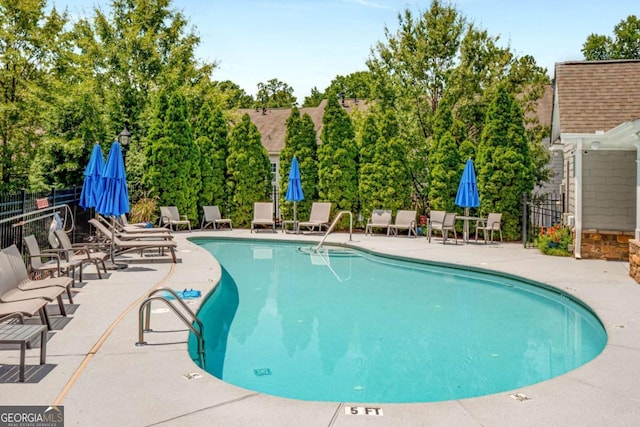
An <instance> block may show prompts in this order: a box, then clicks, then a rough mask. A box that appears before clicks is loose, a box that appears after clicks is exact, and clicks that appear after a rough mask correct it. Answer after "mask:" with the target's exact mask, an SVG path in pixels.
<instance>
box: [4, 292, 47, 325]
mask: <svg viewBox="0 0 640 427" xmlns="http://www.w3.org/2000/svg"><path fill="white" fill-rule="evenodd" d="M47 304H49V301H47V300H46V299H42V298H34V299H27V300H23V301H14V302H1V301H0V317H4V316H9V315H13V314H16V313H19V314H21V315H23V316H27V317H33V316H34V315H35V314H36V313H38V314H39V315H40V321H41V322H42V324H43V325H47V329H49V330H51V323H50V322H49V316H48V315H47V311H46V310H45V307H46V305H47Z"/></svg>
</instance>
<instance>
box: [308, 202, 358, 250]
mask: <svg viewBox="0 0 640 427" xmlns="http://www.w3.org/2000/svg"><path fill="white" fill-rule="evenodd" d="M344 214H349V241H350V242H351V241H352V240H353V239H352V236H353V214H352V213H351V211H341V212H340V213H338V216H336V219H334V220H333V222H332V223H331V226H330V227H329V229H328V230H327V232H326V233H325V234H324V236H322V239H321V240H320V243H318V246H316V248H315V251H316V252H318V250H319V249H320V247H321V246H322V244H323V243H324V241H325V240H327V236H328V235H329V233H331V232H332V231H333V229H334V228H335V226H336V224H337V223H338V221H339V220H340V218H342V215H344Z"/></svg>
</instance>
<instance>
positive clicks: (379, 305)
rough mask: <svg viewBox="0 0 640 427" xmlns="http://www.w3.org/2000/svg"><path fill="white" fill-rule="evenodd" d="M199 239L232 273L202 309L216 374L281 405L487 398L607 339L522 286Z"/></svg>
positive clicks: (567, 309) (549, 374)
mask: <svg viewBox="0 0 640 427" xmlns="http://www.w3.org/2000/svg"><path fill="white" fill-rule="evenodd" d="M194 242H195V243H197V244H199V245H201V246H202V247H204V248H206V249H207V250H208V251H210V252H211V253H212V254H213V255H214V256H215V257H216V258H217V259H218V261H219V262H220V264H221V266H222V267H223V276H222V281H221V283H220V285H219V286H218V288H217V289H216V290H215V292H214V293H212V294H211V295H210V296H209V298H208V299H207V301H206V302H205V303H204V304H203V306H202V307H201V309H200V311H199V317H200V319H201V320H202V321H203V322H204V324H205V326H204V330H205V346H206V361H207V363H206V364H207V366H206V368H207V371H208V372H210V373H211V374H213V375H215V376H216V377H218V378H221V379H222V380H224V381H226V382H229V383H231V384H235V385H238V386H241V387H244V388H247V389H250V390H255V391H259V392H262V393H266V394H270V395H275V396H282V397H289V398H294V399H302V400H318V401H344V402H354V403H356V402H376V403H384V402H386V403H390V402H435V401H442V400H450V399H460V398H466V397H473V396H481V395H486V394H491V393H496V392H501V391H507V390H513V389H516V388H518V387H521V386H525V385H529V384H533V383H537V382H540V381H544V380H546V379H549V378H553V377H555V376H558V375H561V374H564V373H566V372H567V371H570V370H572V369H574V368H576V367H578V366H580V365H582V364H584V363H586V362H588V361H589V360H591V359H593V358H594V357H595V356H596V355H598V354H599V353H600V352H601V351H602V349H603V348H604V346H605V344H606V340H607V337H606V334H605V331H604V329H603V328H602V326H601V324H600V323H599V321H598V320H597V318H595V316H594V315H593V314H592V313H591V312H590V311H589V310H587V309H585V308H584V307H583V306H582V305H580V304H578V303H576V302H574V301H573V300H572V299H570V298H568V297H567V296H564V295H562V294H560V293H558V292H554V291H551V290H546V289H543V288H541V287H538V286H533V285H531V284H527V283H525V282H524V281H520V280H515V279H512V278H502V277H497V276H495V275H491V274H486V273H482V272H476V271H467V270H460V269H453V268H448V267H444V266H438V265H430V264H425V263H417V262H410V261H402V260H395V259H390V258H385V257H380V256H374V255H371V254H368V253H365V252H359V251H348V252H345V251H344V250H340V249H338V250H329V251H328V252H324V253H321V254H314V253H312V251H310V250H309V249H310V247H309V246H301V245H300V244H290V243H280V242H278V243H271V242H259V241H246V240H245V241H241V240H194ZM192 341H193V340H192ZM193 347H194V343H192V345H191V346H190V348H191V352H192V356H194V352H193Z"/></svg>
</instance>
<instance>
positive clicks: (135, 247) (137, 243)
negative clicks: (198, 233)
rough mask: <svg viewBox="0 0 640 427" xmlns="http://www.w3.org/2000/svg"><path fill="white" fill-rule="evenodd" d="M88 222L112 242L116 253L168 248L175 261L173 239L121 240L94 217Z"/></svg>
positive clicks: (175, 244)
mask: <svg viewBox="0 0 640 427" xmlns="http://www.w3.org/2000/svg"><path fill="white" fill-rule="evenodd" d="M89 224H91V225H93V226H94V227H95V228H96V230H97V231H98V233H100V234H101V235H102V237H103V239H104V240H105V242H107V243H108V244H111V243H113V246H114V248H113V250H114V252H115V253H116V254H122V253H125V252H132V251H140V252H143V251H145V250H148V249H160V250H164V249H168V250H169V251H170V252H171V258H172V260H173V262H174V263H175V262H176V252H175V248H176V247H177V245H178V244H177V243H176V242H174V241H173V240H152V239H146V238H142V239H139V240H121V239H120V238H118V237H117V236H115V235H113V234H112V233H111V231H110V230H109V229H108V228H107V227H105V226H104V225H103V224H101V223H100V221H98V220H96V219H90V220H89Z"/></svg>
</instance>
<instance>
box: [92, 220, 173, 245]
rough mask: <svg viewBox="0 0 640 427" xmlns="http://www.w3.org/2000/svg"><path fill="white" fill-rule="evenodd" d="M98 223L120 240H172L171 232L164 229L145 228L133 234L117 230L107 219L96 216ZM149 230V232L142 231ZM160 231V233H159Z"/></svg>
mask: <svg viewBox="0 0 640 427" xmlns="http://www.w3.org/2000/svg"><path fill="white" fill-rule="evenodd" d="M98 219H99V220H100V223H101V224H103V225H104V226H105V227H106V228H107V229H108V230H109V231H111V232H112V233H113V234H114V235H115V236H117V237H118V238H120V239H121V240H138V239H156V240H172V239H173V234H172V233H171V230H169V229H166V228H162V227H160V228H155V229H153V228H146V229H140V230H136V231H133V232H129V231H124V230H122V231H121V230H118V229H117V227H115V226H114V223H111V221H109V220H108V219H107V218H105V217H103V216H98ZM142 230H149V231H146V232H145V231H142ZM160 230H162V231H160Z"/></svg>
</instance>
